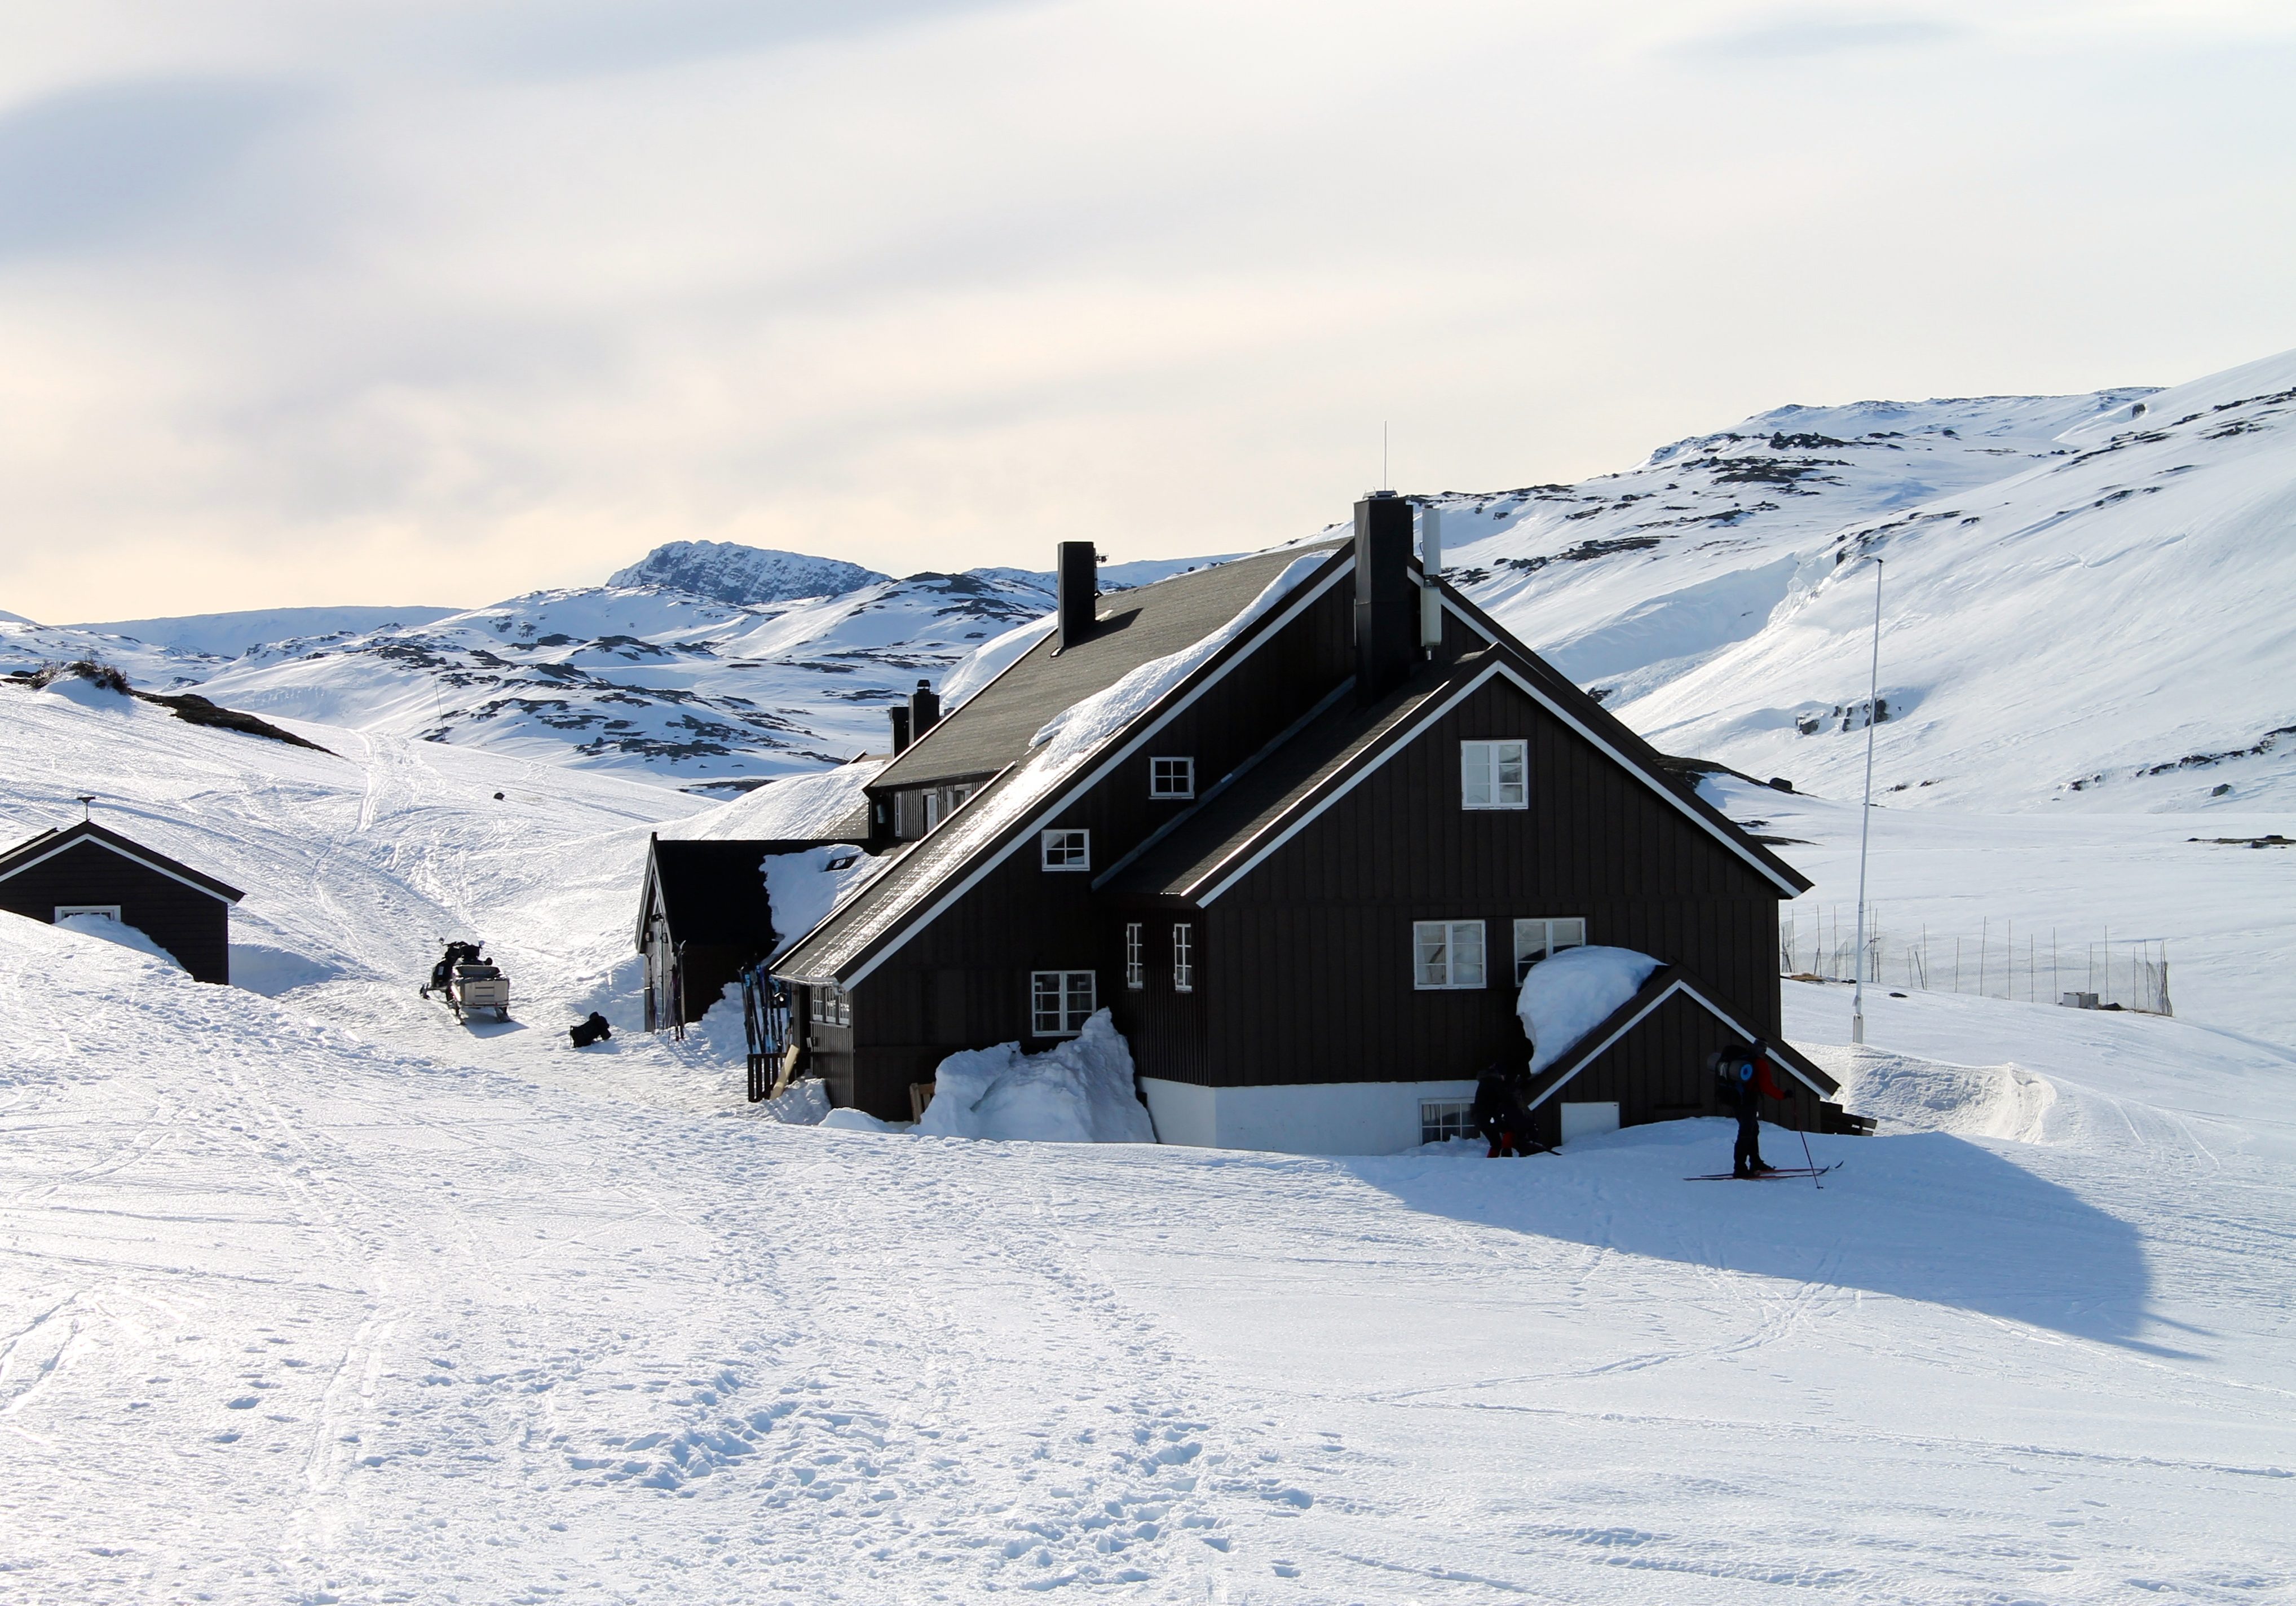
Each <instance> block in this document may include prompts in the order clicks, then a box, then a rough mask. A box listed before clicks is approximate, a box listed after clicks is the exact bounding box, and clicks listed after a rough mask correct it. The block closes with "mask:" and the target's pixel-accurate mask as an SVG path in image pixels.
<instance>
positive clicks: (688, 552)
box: [606, 541, 886, 608]
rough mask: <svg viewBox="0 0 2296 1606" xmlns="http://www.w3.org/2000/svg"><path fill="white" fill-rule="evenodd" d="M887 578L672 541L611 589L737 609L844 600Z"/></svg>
mask: <svg viewBox="0 0 2296 1606" xmlns="http://www.w3.org/2000/svg"><path fill="white" fill-rule="evenodd" d="M884 578H886V577H885V576H883V575H881V574H879V573H878V572H877V571H876V570H875V569H864V568H862V567H861V566H860V565H859V564H858V563H848V562H845V561H842V560H840V559H837V558H815V557H808V556H807V555H806V554H805V553H797V552H775V551H774V550H772V549H771V548H769V547H763V546H737V545H734V543H732V542H730V541H671V542H669V543H668V544H667V545H661V546H657V547H655V548H654V549H653V550H652V552H650V553H646V555H645V556H644V558H642V559H640V560H639V561H637V562H635V563H633V564H631V565H630V566H629V567H628V568H627V569H617V570H616V571H615V572H614V574H613V575H612V576H611V577H610V578H608V579H607V581H606V584H607V585H609V586H659V587H661V588H663V589H666V590H671V591H685V592H690V593H692V594H693V595H695V596H701V597H708V598H709V599H710V600H711V601H712V602H730V603H732V604H734V606H735V607H737V608H740V607H754V606H757V605H758V604H761V603H765V602H793V601H795V600H796V599H797V598H799V597H821V596H842V595H844V594H846V593H847V592H849V591H858V590H859V589H860V588H861V587H862V586H873V585H875V584H877V583H878V582H879V581H881V580H882V579H884Z"/></svg>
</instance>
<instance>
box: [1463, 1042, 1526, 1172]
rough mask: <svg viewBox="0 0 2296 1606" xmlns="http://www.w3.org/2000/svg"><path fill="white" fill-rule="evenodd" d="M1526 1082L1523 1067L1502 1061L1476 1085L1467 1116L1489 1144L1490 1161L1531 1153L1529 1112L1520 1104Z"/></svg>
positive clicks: (1488, 1070)
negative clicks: (1504, 1156)
mask: <svg viewBox="0 0 2296 1606" xmlns="http://www.w3.org/2000/svg"><path fill="white" fill-rule="evenodd" d="M1527 1081H1529V1072H1528V1071H1526V1070H1524V1069H1523V1068H1522V1067H1521V1066H1519V1065H1511V1064H1509V1063H1508V1062H1507V1061H1505V1060H1501V1061H1497V1063H1496V1064H1494V1065H1492V1066H1491V1067H1490V1068H1489V1069H1487V1070H1485V1071H1484V1072H1483V1075H1482V1079H1481V1080H1480V1081H1479V1082H1477V1083H1476V1084H1475V1102H1474V1103H1473V1105H1472V1107H1470V1109H1469V1110H1468V1111H1467V1115H1468V1118H1470V1119H1472V1121H1473V1122H1474V1123H1475V1130H1476V1131H1478V1132H1480V1133H1481V1134H1482V1135H1483V1138H1484V1141H1485V1142H1487V1143H1489V1144H1490V1146H1491V1152H1490V1158H1491V1159H1498V1158H1499V1157H1500V1156H1501V1155H1527V1154H1529V1153H1530V1152H1531V1150H1532V1147H1533V1145H1532V1143H1531V1137H1530V1111H1529V1110H1527V1109H1525V1108H1524V1106H1523V1102H1522V1094H1523V1084H1524V1083H1525V1082H1527Z"/></svg>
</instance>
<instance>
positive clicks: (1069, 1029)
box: [1029, 971, 1099, 1037]
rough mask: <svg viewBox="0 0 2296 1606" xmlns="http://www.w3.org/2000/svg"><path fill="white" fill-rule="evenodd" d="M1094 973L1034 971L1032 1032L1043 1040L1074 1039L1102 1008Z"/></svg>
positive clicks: (1030, 992)
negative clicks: (1097, 1009)
mask: <svg viewBox="0 0 2296 1606" xmlns="http://www.w3.org/2000/svg"><path fill="white" fill-rule="evenodd" d="M1098 991H1099V988H1098V987H1097V985H1096V983H1095V979H1094V976H1093V973H1092V972H1091V971H1030V972H1029V1029H1030V1031H1031V1032H1033V1033H1034V1034H1035V1035H1036V1036H1037V1037H1075V1036H1076V1035H1077V1034H1078V1032H1080V1031H1082V1030H1084V1025H1085V1022H1086V1021H1087V1020H1091V1019H1092V1013H1093V1011H1094V1010H1095V1009H1096V1008H1097V1007H1099V1005H1098V1000H1097V997H1096V995H1097V993H1098Z"/></svg>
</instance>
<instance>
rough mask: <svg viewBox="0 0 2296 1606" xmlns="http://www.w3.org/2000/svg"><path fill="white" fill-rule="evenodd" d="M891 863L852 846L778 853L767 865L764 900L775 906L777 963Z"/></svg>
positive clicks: (843, 844) (800, 849)
mask: <svg viewBox="0 0 2296 1606" xmlns="http://www.w3.org/2000/svg"><path fill="white" fill-rule="evenodd" d="M890 862H891V861H890V859H873V858H871V857H870V856H868V855H867V854H865V853H864V852H862V851H861V849H860V848H857V847H855V846H854V845H853V844H852V843H850V842H840V843H838V844H836V845H835V846H833V847H829V848H799V849H798V851H797V852H795V853H776V854H770V855H768V856H767V858H766V862H765V866H764V869H765V877H766V897H767V898H769V899H770V900H771V901H772V903H773V906H774V932H775V936H777V937H779V938H781V941H780V944H779V946H776V947H775V949H774V957H775V959H779V958H780V957H781V956H782V955H784V954H786V953H788V952H789V951H790V949H791V948H792V947H794V946H796V945H797V939H798V938H800V937H803V936H804V935H805V934H806V933H807V932H808V931H810V930H813V929H814V927H816V926H817V925H819V924H820V923H821V922H823V921H824V920H826V919H827V918H828V917H829V912H830V911H831V910H832V909H834V908H835V907H837V904H838V900H839V899H840V898H842V897H845V896H846V894H848V893H849V892H851V891H853V890H854V889H857V888H858V887H860V886H862V885H864V884H865V883H866V882H867V881H869V880H870V879H871V878H873V876H875V875H876V873H878V872H879V871H880V870H882V869H883V868H884V867H885V866H886V865H887V864H890Z"/></svg>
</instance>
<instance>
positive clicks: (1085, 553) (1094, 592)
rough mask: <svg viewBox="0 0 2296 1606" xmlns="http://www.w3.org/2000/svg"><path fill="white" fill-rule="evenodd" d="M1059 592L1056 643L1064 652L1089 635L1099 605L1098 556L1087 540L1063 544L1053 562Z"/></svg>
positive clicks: (1057, 648)
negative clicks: (1059, 637) (1058, 630)
mask: <svg viewBox="0 0 2296 1606" xmlns="http://www.w3.org/2000/svg"><path fill="white" fill-rule="evenodd" d="M1053 572H1054V577H1055V578H1056V580H1057V582H1058V586H1059V590H1060V633H1061V639H1060V643H1059V645H1058V646H1057V647H1055V648H1054V651H1058V652H1065V651H1068V650H1069V649H1070V647H1073V646H1075V645H1076V644H1077V643H1078V642H1080V641H1083V640H1084V639H1085V638H1086V637H1087V636H1089V635H1091V634H1092V627H1093V619H1094V616H1095V613H1096V612H1097V611H1098V610H1099V605H1100V553H1098V552H1097V551H1095V549H1094V545H1093V543H1091V542H1090V541H1063V542H1062V543H1061V545H1060V553H1059V555H1058V557H1057V558H1056V559H1055V560H1054V569H1053Z"/></svg>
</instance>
